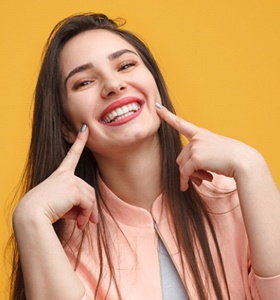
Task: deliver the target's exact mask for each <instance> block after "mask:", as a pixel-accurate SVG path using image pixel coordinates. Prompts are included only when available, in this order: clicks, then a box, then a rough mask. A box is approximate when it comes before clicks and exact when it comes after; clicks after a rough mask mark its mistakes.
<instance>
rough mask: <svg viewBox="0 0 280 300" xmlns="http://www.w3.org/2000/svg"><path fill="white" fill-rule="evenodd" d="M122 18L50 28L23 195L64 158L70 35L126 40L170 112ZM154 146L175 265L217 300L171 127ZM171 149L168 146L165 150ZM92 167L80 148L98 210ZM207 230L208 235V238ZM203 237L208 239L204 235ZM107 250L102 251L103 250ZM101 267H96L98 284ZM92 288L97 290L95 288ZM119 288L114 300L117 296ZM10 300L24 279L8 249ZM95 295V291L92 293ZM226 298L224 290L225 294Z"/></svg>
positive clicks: (143, 49) (79, 18)
mask: <svg viewBox="0 0 280 300" xmlns="http://www.w3.org/2000/svg"><path fill="white" fill-rule="evenodd" d="M124 23H125V22H124V21H123V20H121V19H120V20H116V21H112V20H110V19H109V18H107V16H105V15H103V14H93V13H88V14H80V15H74V16H71V17H69V18H66V19H64V20H63V21H61V22H60V23H58V24H57V25H56V27H55V28H54V30H53V31H52V33H51V35H50V37H49V39H48V42H47V44H46V48H45V52H44V57H43V61H42V66H41V70H40V73H39V77H38V82H37V86H36V90H35V105H34V115H33V128H32V138H31V144H30V151H29V156H28V161H27V166H26V170H25V173H24V188H23V193H26V192H27V191H28V190H30V189H32V188H33V187H35V186H36V185H38V184H39V183H40V182H42V181H43V180H45V179H46V178H47V177H48V176H49V175H50V174H51V173H52V172H54V170H56V169H57V167H58V166H59V164H60V163H61V161H62V160H63V158H64V157H65V155H66V153H67V151H68V150H69V147H70V145H69V144H68V143H67V142H66V141H65V140H64V138H63V136H62V132H61V127H62V123H63V122H65V120H66V116H65V114H64V111H63V106H62V101H61V90H60V86H61V84H60V80H61V78H60V70H59V55H60V52H61V50H62V48H63V47H64V45H65V44H66V43H67V41H69V40H70V39H71V38H72V37H74V36H76V35H78V34H79V33H81V32H84V31H86V30H92V29H105V30H109V31H111V32H114V33H115V34H118V35H119V36H121V37H122V38H124V39H125V40H126V41H127V42H129V43H130V44H131V45H132V46H133V47H134V48H135V49H136V50H137V52H138V53H139V55H140V57H141V59H142V60H143V62H144V64H145V65H146V67H147V68H148V69H149V71H150V72H151V74H152V75H153V77H154V79H155V81H156V84H157V87H158V90H159V93H160V96H161V99H162V103H163V105H164V106H165V107H167V109H169V110H170V111H172V112H173V113H175V111H174V108H173V106H172V103H171V100H170V98H169V95H168V92H167V88H166V84H165V82H164V79H163V76H162V74H161V72H160V70H159V67H158V65H157V63H156V61H155V59H154V58H153V56H152V54H151V52H150V51H149V49H148V47H147V46H146V45H145V44H144V42H143V41H141V40H140V39H139V38H138V37H136V36H135V35H134V34H132V33H131V32H129V31H127V30H124V29H120V25H123V24H124ZM159 136H160V143H161V149H162V170H163V171H162V186H163V188H164V190H163V195H164V199H166V202H167V205H168V206H169V209H170V212H171V218H172V222H173V223H174V228H175V233H176V240H177V244H178V247H179V250H180V253H181V261H182V263H183V261H184V259H186V261H187V262H188V264H189V266H190V269H191V272H192V277H193V278H194V281H195V285H196V290H197V295H198V298H199V299H207V298H208V296H207V295H208V293H207V290H206V287H205V285H204V283H203V279H202V272H205V274H206V276H207V277H208V278H210V282H211V283H210V284H211V285H212V287H213V289H214V291H215V295H216V298H217V299H223V296H225V295H223V292H222V288H221V286H222V285H223V284H225V285H226V286H227V284H226V278H225V273H224V271H223V279H222V281H223V283H221V282H219V280H218V276H217V271H216V268H220V269H222V270H224V268H223V263H222V257H221V254H220V250H219V246H218V242H217V238H216V235H215V232H214V228H213V225H212V222H211V218H210V216H209V214H208V212H207V208H206V206H205V204H204V202H203V201H202V200H201V198H200V197H199V195H198V194H197V192H196V190H195V188H194V187H193V186H192V184H191V183H190V187H189V189H188V190H187V191H186V192H181V191H180V187H179V186H180V184H179V178H180V177H179V170H178V167H177V165H176V163H175V161H176V158H177V156H178V155H179V153H180V151H181V149H182V143H181V139H180V136H179V134H178V132H177V131H176V130H174V129H173V128H172V127H171V126H169V125H167V124H166V123H165V122H162V124H161V126H160V128H159ZM170 145H172V146H170ZM97 168H98V166H97V163H96V161H95V158H94V156H93V155H92V153H91V152H90V151H89V150H88V149H87V148H85V150H84V152H83V154H82V156H81V159H80V162H79V164H78V166H77V169H76V175H77V176H79V177H81V178H83V179H84V180H85V181H87V182H88V183H89V184H91V185H92V186H94V188H95V189H96V191H97V198H98V206H99V210H100V213H101V209H100V202H102V201H103V200H102V197H101V196H100V193H99V190H98V185H97V175H96V173H97ZM54 228H55V230H56V233H57V235H58V237H59V238H60V240H61V241H63V221H61V220H60V221H58V222H56V223H55V224H54ZM97 228H98V241H97V243H98V245H99V252H100V253H99V257H100V261H102V259H103V256H102V255H103V254H102V250H101V248H102V245H103V247H104V248H105V249H106V228H105V226H104V222H103V219H102V213H101V220H100V222H99V225H98V226H97ZM208 232H210V236H209V234H208ZM208 236H209V237H208ZM209 239H212V240H213V241H214V244H215V246H216V250H215V251H216V252H217V253H218V256H219V259H220V263H219V266H215V264H214V262H213V258H212V253H211V250H210V246H209ZM198 248H199V249H200V251H202V256H203V257H202V259H203V260H204V262H205V266H206V268H205V270H200V269H199V267H198V262H197V249H198ZM107 249H108V247H107ZM105 252H106V258H107V260H108V261H109V265H110V266H111V275H112V278H113V279H112V280H114V281H115V283H116V285H117V278H115V276H114V269H113V264H112V262H111V260H110V253H109V252H107V251H105ZM101 275H102V263H101V269H100V277H99V281H100V280H101ZM97 289H98V287H97ZM118 290H119V297H120V298H121V292H120V289H118ZM10 295H11V299H14V300H15V299H21V300H22V299H26V298H25V293H24V281H23V276H22V271H21V266H20V260H19V256H18V250H17V248H16V246H15V247H14V267H13V272H12V285H11V293H10ZM96 295H97V291H96ZM227 296H228V297H229V292H227Z"/></svg>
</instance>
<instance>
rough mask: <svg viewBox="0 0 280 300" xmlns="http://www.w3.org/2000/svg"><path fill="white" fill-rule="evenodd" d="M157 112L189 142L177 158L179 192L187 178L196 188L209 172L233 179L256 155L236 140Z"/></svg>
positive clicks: (167, 113) (165, 111) (162, 112)
mask: <svg viewBox="0 0 280 300" xmlns="http://www.w3.org/2000/svg"><path fill="white" fill-rule="evenodd" d="M157 113H158V115H159V116H160V117H161V118H162V119H163V120H165V121H166V122H167V123H168V124H169V125H171V126H172V127H173V128H175V129H176V130H177V131H178V132H179V133H181V134H182V135H184V136H185V137H186V138H187V139H188V140H189V143H188V144H187V145H186V146H185V147H184V148H183V150H182V152H181V153H180V155H179V156H178V158H177V164H178V166H179V170H180V185H181V190H182V191H185V190H186V189H187V188H188V182H189V179H191V180H192V181H194V182H195V183H196V184H197V185H200V184H201V183H202V181H203V180H207V181H211V180H212V179H213V177H212V174H211V172H214V173H217V174H221V175H224V176H227V177H234V178H235V179H236V180H237V179H238V176H239V174H240V176H241V173H242V170H243V168H246V164H247V165H248V166H249V165H250V163H249V162H251V161H252V160H253V159H256V158H257V157H258V156H259V154H258V152H257V151H256V150H255V149H253V148H251V147H249V146H247V145H245V144H243V143H241V142H239V141H237V140H234V139H230V138H227V137H224V136H220V135H218V134H215V133H213V132H210V131H209V130H206V129H203V128H199V127H197V126H195V125H193V124H191V123H189V122H187V121H185V120H183V119H181V118H179V117H178V116H176V115H174V114H173V113H171V112H170V111H168V110H167V109H166V108H165V107H162V108H161V109H159V108H158V109H157Z"/></svg>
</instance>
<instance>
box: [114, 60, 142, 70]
mask: <svg viewBox="0 0 280 300" xmlns="http://www.w3.org/2000/svg"><path fill="white" fill-rule="evenodd" d="M136 64H137V62H136V61H125V62H123V63H122V64H121V66H120V68H119V69H118V72H120V71H124V70H127V69H129V68H131V67H134V66H135V65H136Z"/></svg>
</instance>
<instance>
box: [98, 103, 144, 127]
mask: <svg viewBox="0 0 280 300" xmlns="http://www.w3.org/2000/svg"><path fill="white" fill-rule="evenodd" d="M140 107H141V106H140V104H139V103H138V102H132V103H129V104H126V105H123V106H121V107H118V108H116V109H114V110H112V111H110V112H109V113H108V114H106V115H105V116H103V117H102V119H101V122H102V123H104V124H109V123H113V122H117V121H119V120H121V119H124V118H126V117H128V116H130V115H133V114H134V113H136V112H137V111H139V109H140Z"/></svg>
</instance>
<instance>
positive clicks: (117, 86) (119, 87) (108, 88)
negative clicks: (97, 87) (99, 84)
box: [101, 75, 127, 98]
mask: <svg viewBox="0 0 280 300" xmlns="http://www.w3.org/2000/svg"><path fill="white" fill-rule="evenodd" d="M126 87H127V85H126V83H125V82H124V81H123V80H122V79H121V78H120V77H119V76H118V75H115V76H112V75H111V76H109V77H107V78H106V79H105V80H104V85H103V88H102V92H101V96H102V97H103V98H108V97H111V96H113V95H118V94H120V93H122V92H123V91H125V90H126Z"/></svg>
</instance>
